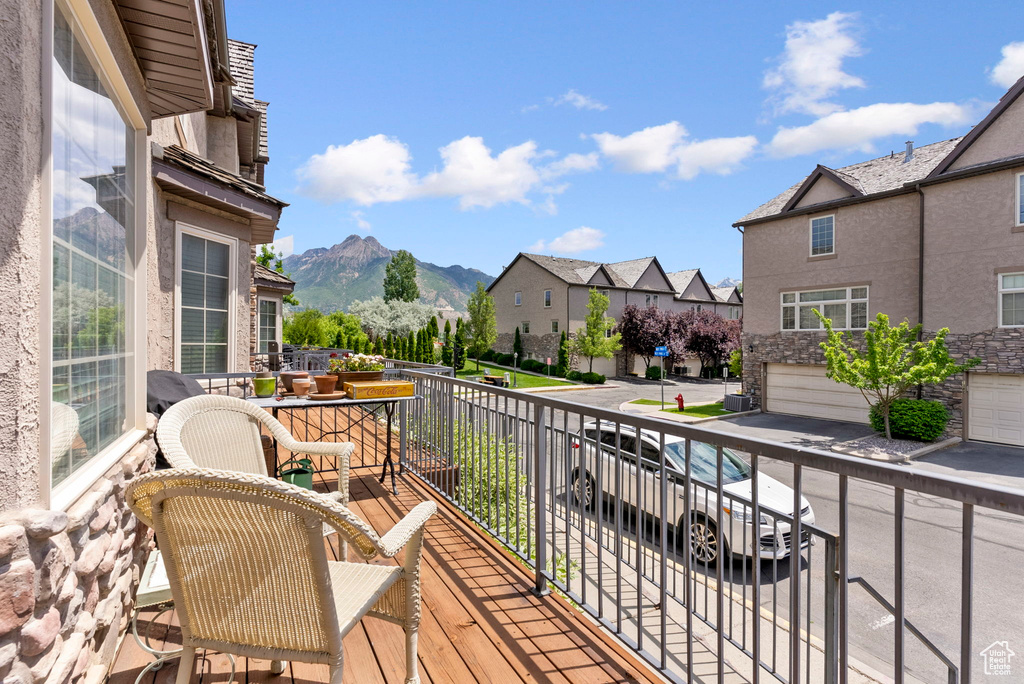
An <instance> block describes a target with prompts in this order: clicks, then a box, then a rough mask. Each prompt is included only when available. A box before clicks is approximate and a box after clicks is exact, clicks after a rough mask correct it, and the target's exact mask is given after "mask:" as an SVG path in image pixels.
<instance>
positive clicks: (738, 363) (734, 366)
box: [729, 347, 743, 378]
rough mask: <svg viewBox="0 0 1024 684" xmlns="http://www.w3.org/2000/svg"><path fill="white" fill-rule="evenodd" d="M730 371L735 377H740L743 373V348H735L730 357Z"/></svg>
mask: <svg viewBox="0 0 1024 684" xmlns="http://www.w3.org/2000/svg"><path fill="white" fill-rule="evenodd" d="M729 372H730V373H731V374H732V375H733V377H737V378H738V377H740V376H741V375H743V348H742V347H741V348H740V349H734V350H733V352H732V355H731V356H730V357H729Z"/></svg>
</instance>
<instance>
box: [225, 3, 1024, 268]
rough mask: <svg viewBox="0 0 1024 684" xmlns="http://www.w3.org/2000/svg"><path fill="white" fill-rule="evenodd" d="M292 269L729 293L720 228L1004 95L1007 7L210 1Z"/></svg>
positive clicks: (1009, 56) (1013, 33) (1010, 8)
mask: <svg viewBox="0 0 1024 684" xmlns="http://www.w3.org/2000/svg"><path fill="white" fill-rule="evenodd" d="M227 5H228V32H229V34H230V35H231V37H233V38H238V39H240V40H245V41H248V42H252V43H256V44H258V45H259V47H258V49H257V51H256V96H257V97H258V98H260V99H264V100H269V101H270V103H271V104H270V110H269V123H270V157H271V162H270V164H269V166H268V167H267V177H266V183H267V188H268V191H269V192H271V193H272V194H274V195H276V196H277V197H280V198H282V199H283V200H285V201H287V202H290V203H291V206H290V207H288V208H287V209H286V210H285V213H284V216H283V218H282V220H281V224H280V231H279V235H280V236H294V249H295V251H303V250H305V249H309V248H311V247H320V246H329V245H332V244H334V243H336V242H340V241H341V240H342V239H344V238H345V237H346V236H348V235H349V234H351V233H358V234H360V235H373V236H374V237H376V238H377V239H378V240H380V241H381V243H383V244H384V245H385V246H387V247H390V248H392V249H408V250H410V251H412V253H413V254H414V255H416V257H417V258H419V259H421V260H424V261H430V262H434V263H436V264H439V265H442V266H447V265H450V264H461V265H463V266H467V267H476V268H480V269H482V270H484V271H486V272H488V273H490V274H492V275H497V274H498V273H499V272H500V270H501V268H502V266H503V265H506V264H508V263H510V262H511V260H512V258H513V257H514V256H515V254H516V253H517V252H519V251H540V252H542V253H545V254H555V255H560V256H572V257H577V258H581V259H591V260H595V261H618V260H623V259H632V258H638V257H642V256H650V255H656V256H658V258H659V259H660V260H661V263H662V265H663V266H664V267H665V268H666V269H667V270H670V271H671V270H679V269H684V268H694V267H700V268H701V269H702V270H703V272H704V274H705V276H706V277H707V278H708V279H709V280H711V281H712V282H715V281H718V280H719V279H721V278H724V277H727V276H729V277H736V278H738V277H739V276H740V275H741V263H742V261H741V253H740V251H741V240H740V236H739V234H738V233H737V232H736V230H735V229H733V228H731V227H730V225H731V224H732V223H733V222H734V221H735V220H737V219H738V218H740V217H741V216H743V215H744V214H745V213H747V212H748V211H750V210H751V209H753V208H754V207H756V206H757V205H759V204H761V203H762V202H764V201H766V200H768V199H770V198H771V197H773V196H774V195H776V194H778V193H779V192H781V191H783V190H784V189H786V188H787V187H788V186H790V185H792V184H793V183H795V182H797V181H798V180H800V179H801V178H802V177H803V176H804V175H806V174H807V173H809V172H810V171H811V170H812V169H813V168H814V166H815V164H817V163H819V162H820V163H823V164H826V165H828V166H833V167H836V166H843V165H846V164H850V163H853V162H856V161H860V160H863V159H867V158H870V157H874V156H879V155H881V154H887V153H888V152H889V151H890V150H893V149H896V150H902V149H903V147H904V141H905V140H907V139H913V140H915V141H916V144H918V145H923V144H927V143H930V142H935V141H938V140H944V139H946V138H950V137H954V136H957V135H962V134H963V133H964V132H966V131H967V130H968V129H969V128H970V126H971V125H972V124H974V123H976V122H977V121H978V120H979V119H980V118H981V117H982V116H983V115H984V113H985V112H986V111H987V110H988V108H989V107H991V105H992V104H994V103H995V101H997V100H998V99H999V97H1000V96H1001V95H1002V94H1003V92H1005V90H1006V89H1007V88H1008V87H1009V85H1010V84H1011V83H1012V82H1013V80H1015V79H1016V78H1017V77H1019V76H1021V75H1022V74H1024V42H1021V41H1024V28H1022V27H1024V22H1022V19H1024V9H1022V7H1021V5H1020V3H1019V1H1018V2H985V3H962V2H960V3H937V2H928V3H924V2H920V3H918V2H914V3H912V2H899V3H893V2H878V3H863V2H862V3H856V4H847V5H837V6H825V5H821V4H818V3H778V2H747V3H728V4H725V3H701V4H699V5H698V4H695V3H680V2H674V3H669V2H516V3H494V2H480V1H479V0H476V1H474V2H436V3H423V2H420V3H411V2H407V3H388V2H376V3H370V2H363V3H337V2H330V3H327V2H321V3H302V2H289V3H282V2H269V1H263V2H251V1H249V0H247V1H246V2H238V1H237V0H228V3H227Z"/></svg>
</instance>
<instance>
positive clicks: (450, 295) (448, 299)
mask: <svg viewBox="0 0 1024 684" xmlns="http://www.w3.org/2000/svg"><path fill="white" fill-rule="evenodd" d="M393 253H394V252H392V251H391V250H390V249H388V248H387V247H385V246H384V245H382V244H380V242H378V241H377V239H376V238H374V237H365V238H363V237H359V236H358V235H349V236H348V237H347V238H345V240H344V241H342V242H340V243H338V244H336V245H334V246H333V247H316V248H314V249H309V250H306V251H305V252H303V253H302V254H293V255H291V256H289V257H287V258H286V259H285V260H284V272H285V273H287V274H289V277H290V278H291V279H292V280H294V281H295V296H296V297H297V298H298V300H299V302H301V307H302V308H314V309H320V310H321V311H324V312H329V311H344V310H346V309H347V308H348V306H349V305H350V304H351V303H352V302H355V301H361V300H364V299H370V298H371V297H377V296H383V295H384V267H385V266H387V264H388V262H389V261H391V255H392V254H393ZM478 280H479V281H480V282H482V283H483V284H484V286H487V285H490V284H491V283H492V282H493V281H494V276H489V275H487V274H486V273H484V272H483V271H480V270H477V269H475V268H463V267H462V266H437V265H436V264H431V263H428V262H425V261H419V260H417V261H416V283H417V285H419V288H420V301H422V302H426V303H427V304H431V305H432V306H436V307H437V308H438V309H453V310H455V311H456V312H464V311H466V303H467V302H468V301H469V295H470V294H472V292H473V290H475V289H476V283H477V281H478Z"/></svg>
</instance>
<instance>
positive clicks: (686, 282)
mask: <svg viewBox="0 0 1024 684" xmlns="http://www.w3.org/2000/svg"><path fill="white" fill-rule="evenodd" d="M667 275H668V279H669V282H671V283H672V288H673V289H674V290H675V293H676V294H675V298H676V299H686V300H687V301H700V302H714V301H716V298H715V294H714V288H712V287H711V286H710V285H708V281H706V280H705V279H704V274H703V273H701V272H700V269H699V268H691V269H687V270H685V271H676V272H675V273H669V274H667ZM694 280H699V281H700V283H701V285H703V286H704V289H705V290H706V291H707V293H708V297H707V298H706V299H705V298H701V299H694V298H693V297H683V293H684V292H686V290H687V288H689V287H690V285H692V284H693V281H694Z"/></svg>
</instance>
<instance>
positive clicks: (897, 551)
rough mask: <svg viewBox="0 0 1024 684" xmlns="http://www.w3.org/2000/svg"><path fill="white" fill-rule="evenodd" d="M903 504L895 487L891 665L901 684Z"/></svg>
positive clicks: (900, 491) (904, 618)
mask: <svg viewBox="0 0 1024 684" xmlns="http://www.w3.org/2000/svg"><path fill="white" fill-rule="evenodd" d="M905 506H906V493H905V491H904V490H903V489H902V488H900V487H897V488H896V510H895V511H894V514H893V518H894V520H893V522H894V524H895V527H896V530H895V548H894V549H893V554H894V558H893V563H894V565H895V566H896V567H895V577H894V578H893V580H894V585H895V586H894V594H895V600H894V601H893V603H894V604H895V608H896V623H895V625H894V627H895V629H896V635H895V636H896V638H895V642H894V644H893V660H894V661H895V662H894V663H893V666H894V679H895V680H896V684H903V680H904V674H903V673H904V670H905V663H904V657H905V651H904V649H905V648H906V645H905V637H906V630H907V613H906V606H905V605H904V602H903V601H904V595H903V589H904V585H903V583H904V580H905V577H904V574H905V568H904V566H903V560H904V558H903V547H904V544H903V533H904V530H905V522H906V519H905V509H904V508H905Z"/></svg>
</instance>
